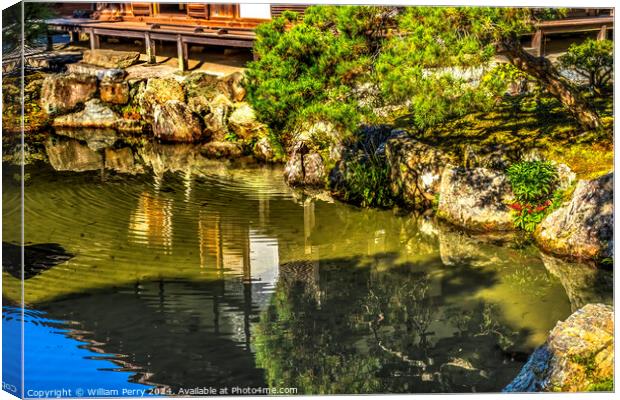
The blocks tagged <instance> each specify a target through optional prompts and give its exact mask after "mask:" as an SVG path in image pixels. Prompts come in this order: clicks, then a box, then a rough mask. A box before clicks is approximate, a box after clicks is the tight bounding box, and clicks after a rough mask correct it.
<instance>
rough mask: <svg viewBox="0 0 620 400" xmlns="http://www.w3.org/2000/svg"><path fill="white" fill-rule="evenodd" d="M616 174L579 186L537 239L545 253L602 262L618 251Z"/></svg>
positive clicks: (539, 229) (540, 227) (539, 230)
mask: <svg viewBox="0 0 620 400" xmlns="http://www.w3.org/2000/svg"><path fill="white" fill-rule="evenodd" d="M613 232H614V174H613V172H611V173H609V174H607V175H604V176H602V177H600V178H598V179H594V180H590V181H586V180H581V181H579V182H578V183H577V187H576V188H575V192H574V193H573V197H572V198H571V200H570V202H568V203H567V204H565V205H563V206H562V207H560V208H558V209H557V210H555V211H553V212H552V213H551V214H549V215H548V216H547V217H546V218H545V219H544V220H543V221H542V222H541V223H540V224H539V225H538V227H537V229H536V231H535V232H534V237H535V239H536V242H537V243H538V245H539V246H540V247H541V248H543V249H544V250H545V251H548V252H550V253H554V254H557V255H561V256H569V257H573V258H577V259H594V260H602V259H604V258H607V257H613V252H614V250H613V249H614V242H613V240H614V238H613Z"/></svg>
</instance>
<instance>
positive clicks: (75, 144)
mask: <svg viewBox="0 0 620 400" xmlns="http://www.w3.org/2000/svg"><path fill="white" fill-rule="evenodd" d="M45 151H46V153H47V158H48V160H49V162H50V165H51V166H52V168H54V169H55V170H56V171H76V172H81V171H94V170H98V169H101V166H102V165H103V158H102V156H101V153H98V152H96V151H94V150H92V149H90V148H88V146H86V145H83V144H81V143H80V142H79V141H77V140H58V139H55V138H50V139H49V140H48V141H47V142H46V144H45Z"/></svg>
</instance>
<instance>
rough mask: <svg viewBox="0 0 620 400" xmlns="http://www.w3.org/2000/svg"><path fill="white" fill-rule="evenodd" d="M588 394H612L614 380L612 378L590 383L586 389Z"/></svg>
mask: <svg viewBox="0 0 620 400" xmlns="http://www.w3.org/2000/svg"><path fill="white" fill-rule="evenodd" d="M586 391H588V392H613V391H614V379H613V378H612V377H609V378H606V379H602V380H600V381H597V382H594V383H591V384H590V385H588V387H587V388H586Z"/></svg>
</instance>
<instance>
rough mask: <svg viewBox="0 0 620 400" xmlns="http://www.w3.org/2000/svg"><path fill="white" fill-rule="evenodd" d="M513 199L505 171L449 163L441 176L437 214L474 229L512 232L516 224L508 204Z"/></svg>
mask: <svg viewBox="0 0 620 400" xmlns="http://www.w3.org/2000/svg"><path fill="white" fill-rule="evenodd" d="M512 200H513V194H512V189H511V188H510V184H509V183H508V179H507V178H506V175H505V174H503V173H501V172H498V171H493V170H490V169H486V168H474V169H464V168H454V167H452V166H448V167H446V168H445V170H444V171H443V174H442V176H441V184H440V187H439V205H438V208H437V216H438V217H439V218H442V219H444V220H446V221H448V222H450V223H452V224H454V225H458V226H461V227H463V228H467V229H471V230H477V231H512V230H514V229H515V227H514V224H513V221H512V216H511V214H510V211H509V209H508V207H507V205H506V204H507V203H509V202H510V201H512Z"/></svg>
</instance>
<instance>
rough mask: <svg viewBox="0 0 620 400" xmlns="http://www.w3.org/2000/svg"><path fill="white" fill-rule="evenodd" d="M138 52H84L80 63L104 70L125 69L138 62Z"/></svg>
mask: <svg viewBox="0 0 620 400" xmlns="http://www.w3.org/2000/svg"><path fill="white" fill-rule="evenodd" d="M139 58H140V52H138V51H119V50H109V49H95V50H86V51H84V54H83V57H82V61H83V62H84V63H86V64H92V65H97V66H99V67H105V68H121V69H122V68H127V67H129V66H131V65H133V64H135V63H136V61H138V59H139Z"/></svg>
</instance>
